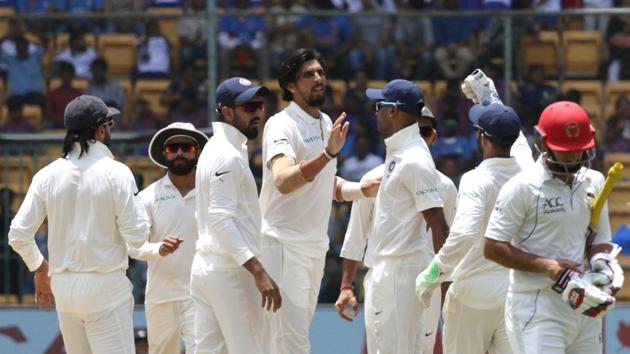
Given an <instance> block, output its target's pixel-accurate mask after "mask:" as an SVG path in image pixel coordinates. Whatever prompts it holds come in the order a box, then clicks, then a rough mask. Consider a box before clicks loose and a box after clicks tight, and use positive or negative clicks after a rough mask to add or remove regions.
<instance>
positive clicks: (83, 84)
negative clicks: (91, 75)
mask: <svg viewBox="0 0 630 354" xmlns="http://www.w3.org/2000/svg"><path fill="white" fill-rule="evenodd" d="M59 86H61V79H60V78H58V77H55V78H52V79H50V83H49V84H48V92H50V91H52V90H54V89H56V88H58V87H59ZM88 86H90V81H89V80H87V79H83V78H77V79H73V80H72V87H74V88H75V89H79V90H84V91H85V89H87V88H88Z"/></svg>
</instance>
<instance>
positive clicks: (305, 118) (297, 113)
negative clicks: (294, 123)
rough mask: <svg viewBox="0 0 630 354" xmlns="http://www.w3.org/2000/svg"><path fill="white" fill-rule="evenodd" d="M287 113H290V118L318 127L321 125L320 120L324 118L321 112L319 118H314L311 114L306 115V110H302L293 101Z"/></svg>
mask: <svg viewBox="0 0 630 354" xmlns="http://www.w3.org/2000/svg"><path fill="white" fill-rule="evenodd" d="M286 110H287V112H288V113H290V114H289V116H290V117H297V118H298V119H300V120H301V121H302V122H304V123H305V124H308V125H316V124H320V120H321V118H322V113H321V112H319V118H313V116H311V115H310V114H308V113H306V111H305V110H303V109H302V107H300V106H299V105H298V104H297V103H295V102H294V101H291V103H289V105H288V106H287V108H286Z"/></svg>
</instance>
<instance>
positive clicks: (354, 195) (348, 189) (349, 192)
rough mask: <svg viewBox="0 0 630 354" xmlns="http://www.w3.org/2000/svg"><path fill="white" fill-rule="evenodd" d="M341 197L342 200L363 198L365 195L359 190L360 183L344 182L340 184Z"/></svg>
mask: <svg viewBox="0 0 630 354" xmlns="http://www.w3.org/2000/svg"><path fill="white" fill-rule="evenodd" d="M341 197H342V198H343V200H348V201H350V200H359V199H365V195H363V192H362V191H361V183H359V182H346V183H344V184H343V185H342V186H341Z"/></svg>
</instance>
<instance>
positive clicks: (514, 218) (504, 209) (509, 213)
mask: <svg viewBox="0 0 630 354" xmlns="http://www.w3.org/2000/svg"><path fill="white" fill-rule="evenodd" d="M526 197H527V191H526V190H524V189H522V188H520V187H519V181H518V180H517V179H515V178H512V179H511V180H509V181H508V182H507V183H506V184H505V185H503V188H501V191H500V192H499V196H498V197H497V201H496V203H495V204H494V210H492V214H490V220H489V221H488V228H487V229H486V234H485V237H487V238H490V239H493V240H497V241H503V242H511V241H512V239H513V238H515V237H516V236H517V233H518V230H519V229H520V227H521V225H522V224H523V220H524V219H525V212H526V210H527V205H526V203H524V198H526Z"/></svg>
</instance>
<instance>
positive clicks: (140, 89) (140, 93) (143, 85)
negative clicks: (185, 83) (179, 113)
mask: <svg viewBox="0 0 630 354" xmlns="http://www.w3.org/2000/svg"><path fill="white" fill-rule="evenodd" d="M169 85H170V81H169V80H148V79H147V80H138V81H137V82H136V86H135V87H134V96H135V97H142V98H144V99H146V100H147V102H149V105H150V107H151V110H152V111H153V112H155V113H157V114H160V115H163V114H166V111H167V107H164V106H162V105H161V104H160V97H162V93H163V92H164V91H165V90H166V89H167V88H168V86H169Z"/></svg>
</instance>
